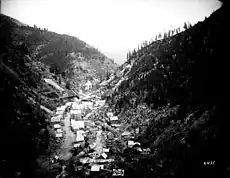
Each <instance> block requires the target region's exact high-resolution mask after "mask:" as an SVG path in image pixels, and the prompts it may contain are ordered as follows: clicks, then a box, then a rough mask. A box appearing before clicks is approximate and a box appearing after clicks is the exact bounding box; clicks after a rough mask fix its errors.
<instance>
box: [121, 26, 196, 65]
mask: <svg viewBox="0 0 230 178" xmlns="http://www.w3.org/2000/svg"><path fill="white" fill-rule="evenodd" d="M191 27H192V24H191V23H190V22H184V25H183V29H184V30H188V29H189V28H191ZM181 31H182V29H181V27H178V28H174V29H171V30H168V31H167V32H164V33H158V34H156V35H155V37H154V39H153V38H152V39H151V40H149V41H147V40H146V41H144V42H142V43H141V44H140V45H138V47H137V49H135V48H134V49H133V50H131V51H128V53H127V55H126V59H127V60H128V61H129V60H130V59H132V58H134V57H136V56H137V55H138V54H139V53H140V52H142V51H143V50H144V49H146V48H148V47H150V46H151V44H152V43H154V42H156V41H158V40H164V39H166V38H169V37H172V36H173V35H176V34H178V33H180V32H181Z"/></svg>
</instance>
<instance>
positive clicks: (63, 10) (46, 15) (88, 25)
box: [1, 0, 221, 64]
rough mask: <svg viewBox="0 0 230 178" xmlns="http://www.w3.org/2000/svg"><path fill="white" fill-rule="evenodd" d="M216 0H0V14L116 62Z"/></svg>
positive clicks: (205, 12) (196, 17) (202, 13)
mask: <svg viewBox="0 0 230 178" xmlns="http://www.w3.org/2000/svg"><path fill="white" fill-rule="evenodd" d="M220 5H221V3H220V2H219V1H218V0H2V4H1V13H3V14H5V15H8V16H11V17H13V18H15V19H17V20H19V21H21V22H23V23H25V24H28V25H30V26H33V25H34V24H36V25H37V26H38V27H40V28H48V30H50V31H54V32H57V33H61V34H69V35H71V36H76V37H78V38H79V39H81V40H83V41H85V42H86V43H88V44H89V45H91V46H93V47H96V48H98V49H99V50H100V51H101V52H103V53H104V54H105V55H107V56H108V57H109V58H113V59H114V60H115V62H116V63H118V64H122V63H123V62H124V61H125V60H126V54H127V52H128V50H132V49H133V48H137V46H138V44H141V43H142V42H143V41H145V40H148V41H149V40H150V39H152V38H153V39H154V37H155V35H156V34H158V33H159V32H163V31H164V30H167V29H169V28H173V27H178V26H182V25H183V23H184V22H187V21H189V22H190V23H191V24H194V23H196V22H198V21H202V20H204V18H205V17H206V16H209V15H210V14H211V13H212V12H213V11H214V10H216V9H218V8H219V7H220Z"/></svg>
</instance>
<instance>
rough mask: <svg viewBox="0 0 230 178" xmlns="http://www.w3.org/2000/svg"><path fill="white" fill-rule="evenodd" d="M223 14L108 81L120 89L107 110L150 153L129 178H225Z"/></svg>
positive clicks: (158, 45) (149, 51)
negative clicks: (133, 132) (119, 119)
mask: <svg viewBox="0 0 230 178" xmlns="http://www.w3.org/2000/svg"><path fill="white" fill-rule="evenodd" d="M226 14H228V13H227V5H226V6H222V7H221V8H220V9H218V10H217V11H216V12H214V13H213V14H212V15H211V16H210V17H209V18H207V19H205V20H204V22H199V23H197V24H196V25H195V26H194V27H192V28H190V29H188V30H186V31H184V32H182V33H179V34H177V35H175V36H172V37H169V38H166V39H163V40H158V41H156V42H154V43H152V44H151V45H150V47H148V48H146V49H145V50H143V51H141V52H139V53H138V54H137V56H135V57H133V58H132V59H131V60H130V61H127V62H126V63H125V64H123V65H122V66H120V68H119V69H118V70H117V72H116V73H114V74H112V75H111V78H110V80H107V81H106V82H105V84H109V83H114V84H117V86H116V87H115V88H116V89H114V92H113V93H112V94H110V96H108V103H109V104H110V106H111V107H113V109H114V111H115V112H116V113H117V114H118V117H120V118H121V120H122V121H123V123H125V124H126V127H127V130H130V131H132V130H134V129H135V128H139V129H140V133H139V134H137V135H136V137H137V138H138V140H139V141H140V142H142V143H143V144H146V146H147V147H150V148H151V156H148V157H139V159H137V160H135V161H133V162H132V164H130V165H129V169H128V170H130V171H128V173H127V177H133V176H136V177H140V176H141V177H144V176H145V177H153V176H159V177H164V176H175V177H179V176H180V177H198V176H203V177H211V176H214V177H226V176H227V174H229V172H228V173H227V171H228V169H229V167H230V164H229V161H228V160H229V158H230V157H229V152H228V151H227V150H229V146H228V144H227V143H226V140H227V135H229V129H228V119H227V117H226V116H227V114H228V112H227V110H228V108H227V105H226V96H227V94H228V89H227V86H228V85H227V79H228V78H227V76H228V75H227V71H228V70H227V66H228V65H227V58H226V56H227V47H226V45H225V42H226V39H225V35H226V34H227V30H226V29H227V16H226ZM117 74H119V76H117ZM119 81H120V82H119ZM111 87H114V85H112V86H111ZM135 158H136V157H135ZM127 159H128V158H127ZM208 161H215V165H212V166H206V165H205V164H204V163H205V162H208ZM129 162H130V161H129ZM130 163H131V162H130Z"/></svg>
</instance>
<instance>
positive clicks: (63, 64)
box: [1, 14, 118, 82]
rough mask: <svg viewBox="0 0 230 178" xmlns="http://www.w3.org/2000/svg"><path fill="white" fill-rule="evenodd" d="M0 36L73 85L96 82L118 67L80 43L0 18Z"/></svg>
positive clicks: (15, 21)
mask: <svg viewBox="0 0 230 178" xmlns="http://www.w3.org/2000/svg"><path fill="white" fill-rule="evenodd" d="M1 24H3V25H1V26H2V27H1V28H4V30H2V32H3V33H2V34H1V35H3V36H11V37H12V39H13V40H14V41H15V42H17V43H23V45H25V46H26V47H27V48H28V53H29V54H30V55H31V56H33V57H34V58H36V59H37V60H39V61H41V62H44V63H45V64H47V65H49V66H50V71H51V72H54V73H55V74H61V75H62V76H63V77H64V78H68V79H75V80H77V81H79V82H80V81H82V80H87V79H90V80H91V79H92V78H100V76H104V75H105V74H106V73H107V71H110V72H113V71H114V69H115V68H116V67H117V66H118V65H117V64H115V63H114V61H113V60H111V59H109V58H108V57H106V56H105V55H104V54H102V53H101V52H99V51H98V50H97V49H95V48H93V47H91V46H90V45H88V44H86V43H85V42H83V41H81V40H80V39H78V38H76V37H72V36H68V35H60V34H57V33H54V32H50V31H48V30H47V29H40V28H38V27H36V26H35V28H33V27H29V26H26V25H24V24H22V23H20V22H18V21H17V20H15V19H12V18H10V17H8V16H5V15H3V14H1Z"/></svg>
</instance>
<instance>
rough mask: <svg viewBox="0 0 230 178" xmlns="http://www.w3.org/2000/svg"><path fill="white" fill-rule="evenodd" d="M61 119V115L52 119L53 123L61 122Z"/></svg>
mask: <svg viewBox="0 0 230 178" xmlns="http://www.w3.org/2000/svg"><path fill="white" fill-rule="evenodd" d="M61 118H62V116H61V115H58V116H54V117H51V122H60V121H61Z"/></svg>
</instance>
